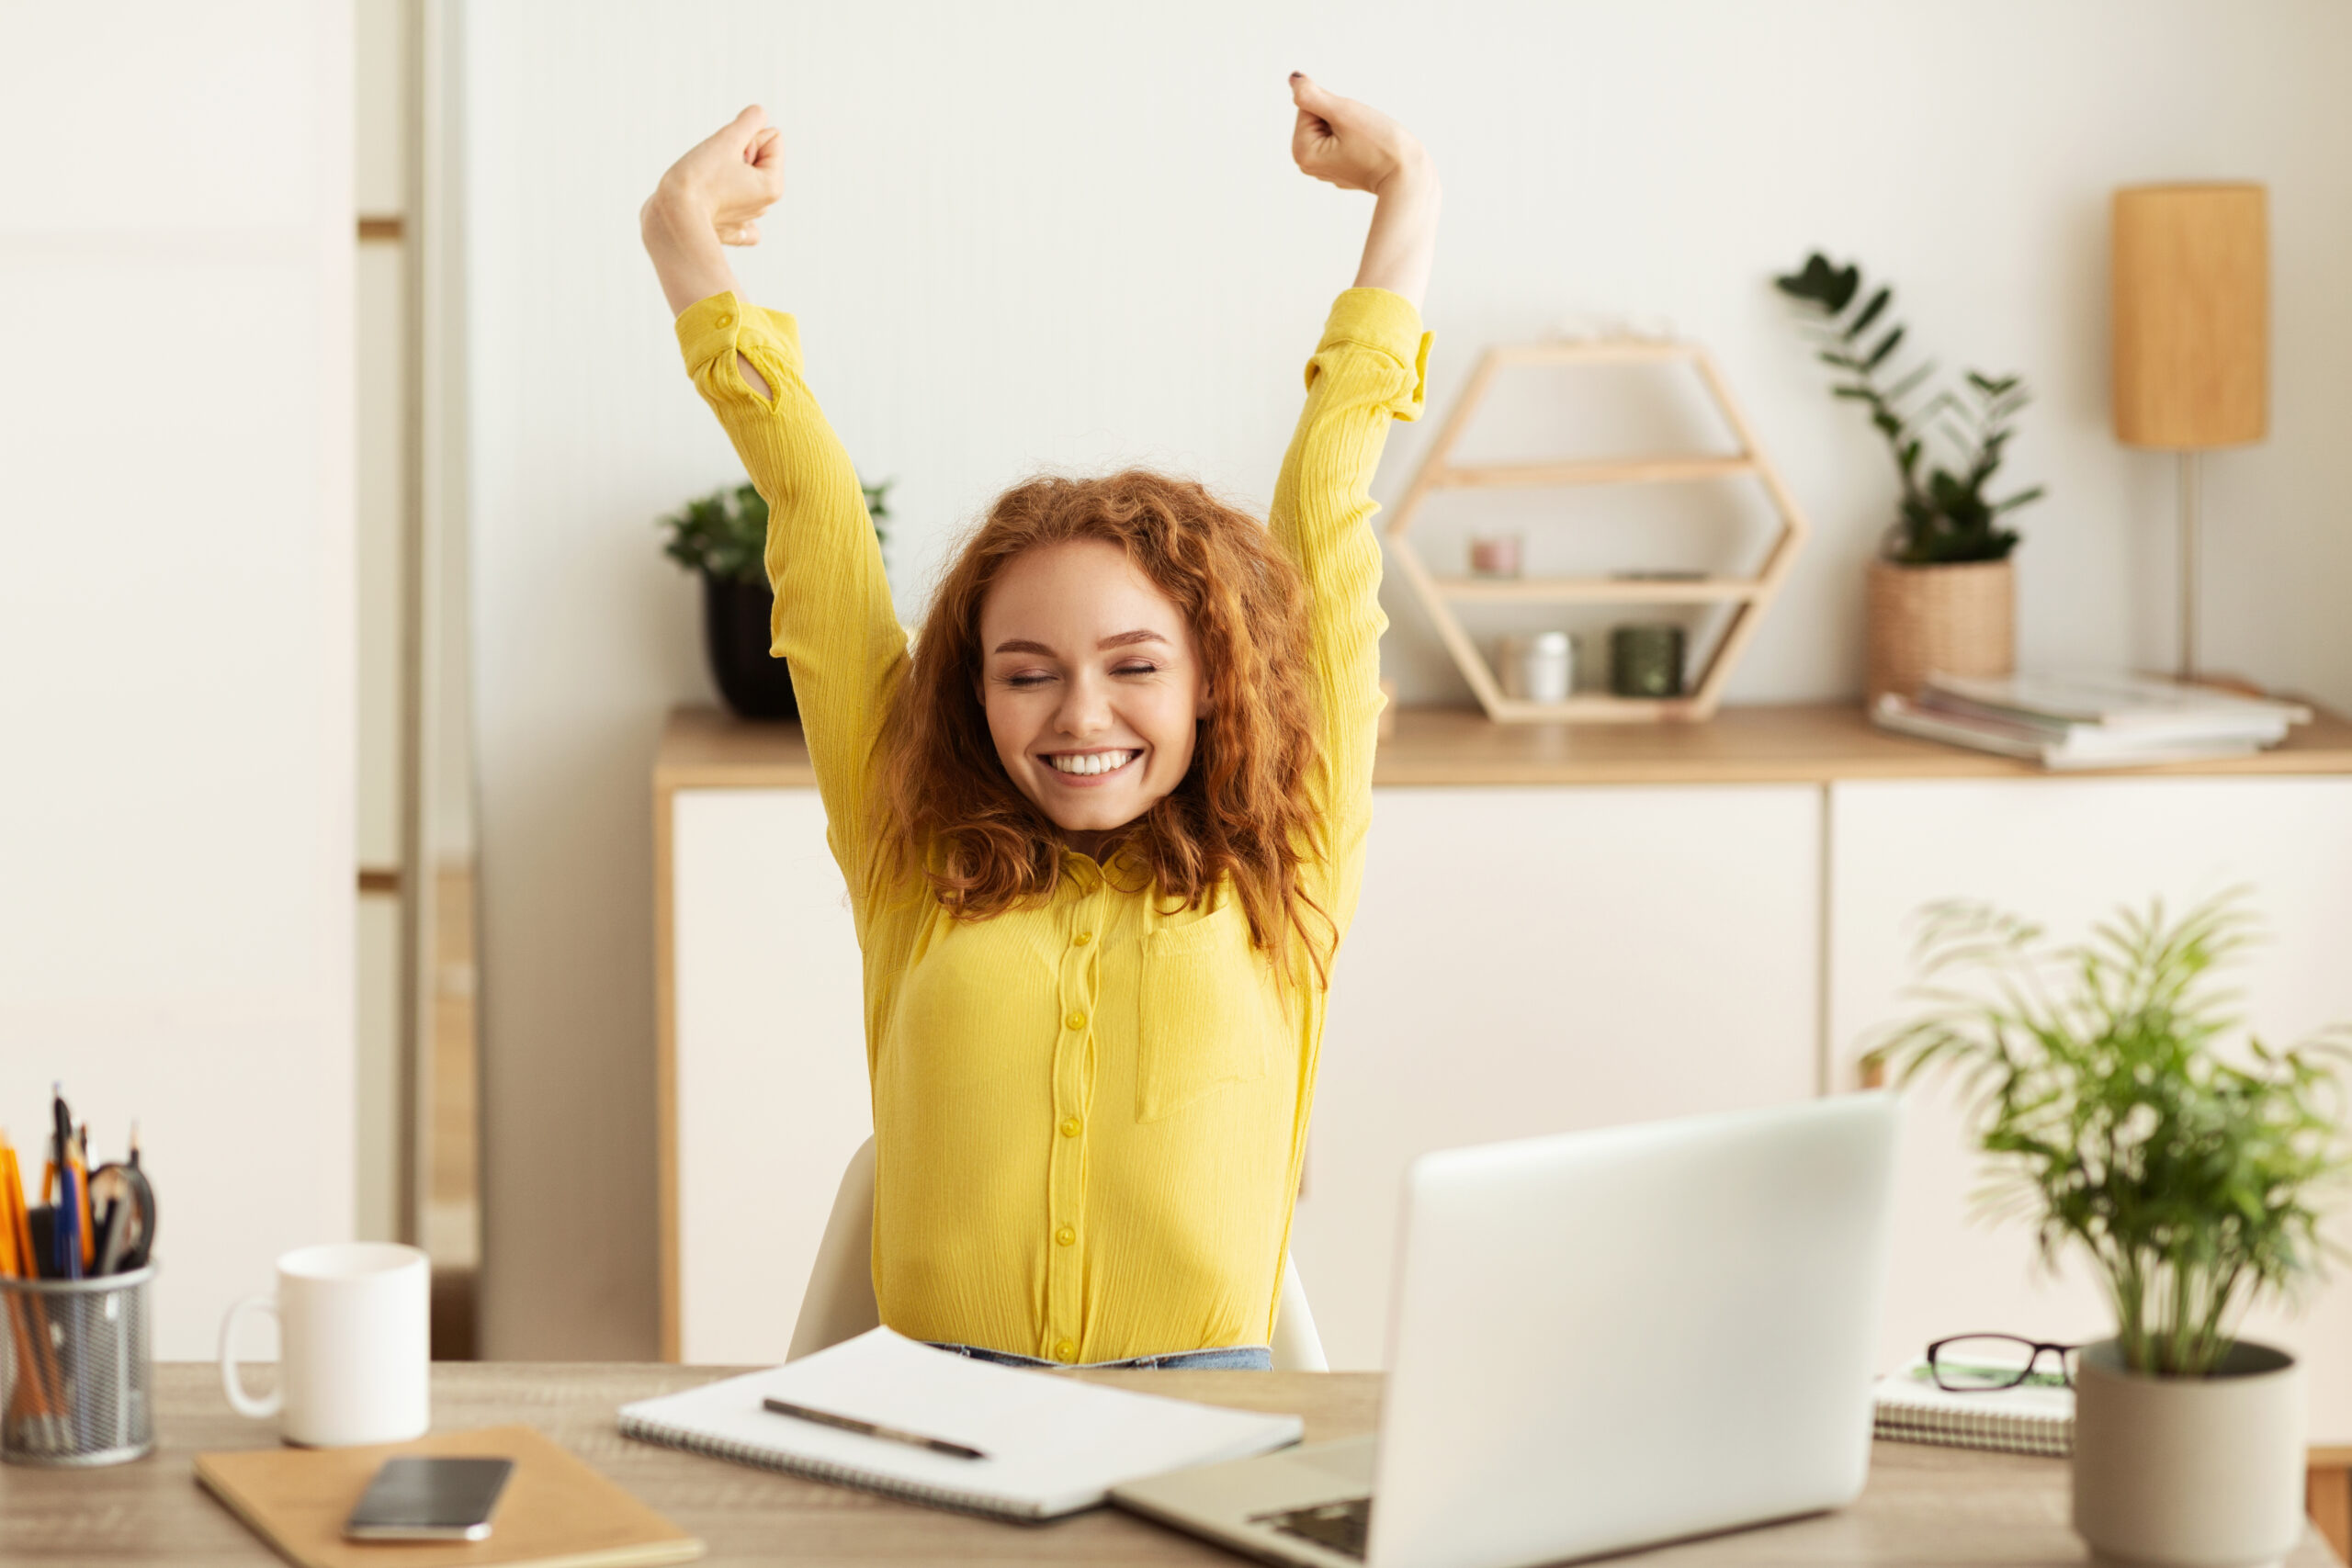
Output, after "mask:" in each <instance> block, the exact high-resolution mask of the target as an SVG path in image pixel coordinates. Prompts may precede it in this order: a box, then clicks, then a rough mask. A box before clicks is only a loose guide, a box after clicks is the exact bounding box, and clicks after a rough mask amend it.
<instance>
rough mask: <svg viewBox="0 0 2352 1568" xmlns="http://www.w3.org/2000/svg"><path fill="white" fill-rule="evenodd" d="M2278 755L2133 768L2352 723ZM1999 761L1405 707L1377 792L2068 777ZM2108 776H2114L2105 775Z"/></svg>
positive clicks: (2287, 767) (2197, 765)
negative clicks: (2254, 748)
mask: <svg viewBox="0 0 2352 1568" xmlns="http://www.w3.org/2000/svg"><path fill="white" fill-rule="evenodd" d="M2314 711H2315V714H2316V716H2315V717H2314V718H2313V719H2312V722H2311V723H2309V724H2304V725H2298V726H2297V727H2296V728H2294V730H2293V731H2292V732H2291V733H2290V736H2289V737H2288V739H2287V740H2286V742H2285V744H2283V745H2281V746H2278V748H2276V749H2275V750H2268V751H2263V752H2259V753H2257V754H2256V755H2255V756H2252V757H2242V758H2238V759H2236V760H2234V761H2218V762H2182V763H2173V764H2168V765H2166V766H2164V767H2158V768H2135V769H2131V770H2130V771H2131V773H2166V774H2187V775H2192V776H2209V777H2210V776H2222V775H2237V774H2246V773H2254V774H2287V773H2352V723H2346V721H2345V720H2344V719H2343V718H2341V717H2339V716H2336V715H2335V714H2332V713H2329V712H2327V711H2325V710H2324V709H2317V710H2314ZM2075 776H2078V775H2075V774H2071V773H2064V774H2052V773H2043V772H2042V771H2041V769H2039V768H2035V767H2031V766H2029V765H2028V764H2026V763H2023V762H2016V761H2009V760H2007V759H2006V758H2002V757H1991V756H1986V755H1985V754H1984V753H1982V752H1978V751H1968V750H1962V749H1961V748H1959V747H1957V746H1945V745H1941V744H1939V743H1938V742H1936V741H1932V740H1915V739H1911V738H1909V737H1907V736H1902V735H1893V734H1889V733H1888V732H1887V731H1885V730H1883V729H1880V728H1877V727H1875V726H1873V725H1872V724H1871V723H1870V721H1869V720H1867V719H1866V718H1864V717H1863V716H1862V710H1861V708H1860V706H1859V705H1855V704H1851V703H1818V704H1797V705H1781V706H1769V707H1727V708H1724V709H1722V710H1721V711H1719V712H1718V713H1717V714H1716V715H1715V716H1714V718H1713V720H1711V721H1710V722H1708V723H1705V724H1658V725H1647V724H1520V725H1503V724H1494V723H1490V722H1488V720H1487V717H1486V716H1484V715H1483V714H1481V713H1479V712H1478V711H1477V710H1476V709H1475V708H1409V707H1408V708H1403V709H1400V710H1398V712H1397V733H1396V735H1395V736H1394V737H1392V738H1391V739H1387V740H1384V741H1383V742H1381V746H1380V757H1379V761H1378V762H1377V763H1376V764H1375V765H1374V773H1373V783H1374V784H1378V785H1409V784H1826V783H1831V782H1835V781H1837V780H1841V779H1985V778H2071V777H2075ZM2109 776H2111V775H2109ZM816 782H817V781H816V775H815V774H814V773H812V772H810V770H809V748H808V747H807V746H806V745H805V744H804V743H803V742H802V740H801V739H800V728H799V727H798V726H797V725H794V724H759V723H752V722H749V721H746V720H743V719H739V718H734V717H731V716H728V715H726V714H723V713H721V712H719V711H718V710H717V709H715V708H707V707H681V708H677V709H675V710H673V712H672V713H671V715H670V721H669V724H668V726H667V727H666V728H664V729H663V731H662V749H661V753H660V755H659V757H658V758H657V760H656V761H655V763H654V769H653V785H654V788H655V790H656V791H668V790H673V789H761V788H769V789H773V788H789V787H795V786H800V787H806V786H808V785H811V784H815V783H816Z"/></svg>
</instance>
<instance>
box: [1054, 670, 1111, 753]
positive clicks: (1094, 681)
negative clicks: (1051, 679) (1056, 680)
mask: <svg viewBox="0 0 2352 1568" xmlns="http://www.w3.org/2000/svg"><path fill="white" fill-rule="evenodd" d="M1054 728H1055V729H1056V730H1057V732H1059V733H1060V734H1063V735H1067V736H1069V738H1070V739H1073V740H1084V739H1088V738H1090V737H1091V736H1096V735H1100V734H1102V733H1103V731H1104V730H1106V729H1108V728H1111V694H1110V693H1109V691H1107V690H1106V689H1105V688H1104V686H1103V681H1102V678H1101V677H1100V676H1099V675H1097V674H1096V673H1095V672H1094V671H1091V670H1080V671H1077V672H1076V673H1075V674H1074V675H1072V676H1071V678H1070V679H1069V680H1068V681H1066V682H1063V683H1062V701H1061V706H1060V707H1059V708H1058V709H1057V710H1056V712H1055V714H1054Z"/></svg>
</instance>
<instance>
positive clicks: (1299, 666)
mask: <svg viewBox="0 0 2352 1568" xmlns="http://www.w3.org/2000/svg"><path fill="white" fill-rule="evenodd" d="M1077 539H1099V540H1103V541H1104V542H1106V543H1109V544H1112V545H1115V546H1117V547H1119V548H1120V549H1121V550H1123V551H1125V554H1126V558H1127V559H1128V561H1129V562H1131V563H1132V564H1133V565H1134V566H1135V567H1136V570H1139V571H1141V572H1142V574H1143V575H1144V577H1145V578H1147V579H1148V581H1150V582H1151V583H1152V584H1153V585H1154V586H1155V587H1157V588H1158V589H1159V591H1160V592H1162V593H1164V594H1166V595H1167V596H1168V598H1169V600H1170V602H1171V603H1173V604H1175V605H1176V607H1177V608H1178V609H1179V610H1181V611H1182V613H1183V615H1184V617H1185V620H1186V621H1187V623H1188V624H1189V625H1190V626H1191V627H1192V630H1193V641H1194V643H1195V644H1196V645H1197V646H1198V648H1199V651H1200V657H1201V662H1202V672H1203V677H1204V681H1205V682H1206V685H1207V689H1208V690H1209V691H1210V692H1211V693H1212V694H1214V698H1215V700H1214V703H1213V705H1212V711H1211V713H1210V715H1209V716H1208V717H1206V718H1204V719H1202V720H1201V721H1200V732H1199V737H1198V740H1197V743H1196V744H1195V746H1194V749H1193V763H1192V766H1191V768H1190V769H1188V770H1187V771H1186V773H1185V774H1184V777H1183V780H1182V782H1181V783H1180V784H1178V785H1177V786H1176V788H1175V789H1174V790H1172V791H1170V793H1169V794H1168V795H1164V796H1162V797H1161V798H1160V799H1159V800H1158V801H1155V802H1154V803H1153V804H1152V806H1151V807H1149V809H1148V810H1147V811H1145V813H1144V814H1143V815H1142V816H1141V817H1139V818H1136V820H1135V821H1133V822H1131V823H1129V824H1127V825H1126V826H1125V828H1123V829H1120V830H1119V831H1118V832H1117V834H1116V835H1114V839H1113V840H1112V841H1111V842H1109V843H1106V844H1105V845H1104V846H1103V860H1104V861H1105V863H1108V862H1109V861H1110V860H1111V859H1112V856H1113V853H1114V851H1117V852H1124V853H1125V856H1126V857H1127V858H1128V860H1129V861H1130V863H1134V864H1136V866H1138V867H1140V868H1141V869H1142V870H1143V871H1145V872H1147V873H1148V875H1149V878H1150V882H1149V886H1152V887H1154V888H1155V889H1156V890H1157V892H1158V894H1159V896H1160V897H1163V898H1165V899H1167V900H1168V901H1169V905H1170V908H1200V907H1202V906H1203V905H1204V904H1205V903H1206V902H1207V900H1208V899H1209V898H1210V897H1212V895H1213V894H1214V893H1215V892H1216V889H1217V888H1218V887H1219V886H1221V885H1223V886H1230V887H1231V888H1232V891H1233V896H1234V897H1236V898H1237V899H1238V901H1239V903H1240V905H1241V908H1242V910H1243V912H1244V913H1245V914H1246V915H1247V917H1248V919H1249V921H1250V938H1251V940H1252V942H1254V943H1255V944H1256V945H1257V946H1258V947H1259V948H1260V949H1261V951H1263V952H1265V953H1268V954H1269V956H1270V957H1272V958H1274V959H1276V960H1278V961H1277V962H1276V963H1275V964H1274V968H1275V972H1276V974H1277V975H1279V976H1283V977H1284V978H1285V979H1288V978H1290V977H1291V976H1293V974H1294V968H1293V964H1292V963H1291V962H1290V960H1291V959H1292V958H1293V957H1294V955H1295V952H1297V951H1303V952H1304V953H1305V955H1306V958H1307V959H1308V961H1309V962H1310V963H1311V964H1312V965H1313V967H1314V970H1315V974H1316V976H1317V981H1318V982H1320V981H1322V980H1324V979H1325V978H1326V977H1327V976H1328V969H1327V961H1328V958H1329V950H1330V946H1331V938H1332V936H1333V934H1334V931H1333V927H1332V924H1331V921H1330V919H1329V917H1328V915H1327V914H1326V913H1325V911H1324V910H1323V909H1322V908H1320V907H1319V906H1318V905H1317V904H1316V902H1315V900H1314V899H1313V898H1312V897H1310V896H1309V895H1308V893H1307V892H1306V888H1305V886H1303V885H1302V881H1301V878H1300V873H1299V868H1300V865H1301V863H1303V862H1306V861H1308V860H1310V859H1318V858H1320V856H1321V854H1322V853H1323V852H1324V848H1325V846H1324V843H1323V827H1322V821H1321V818H1320V817H1319V816H1318V815H1317V812H1316V810H1315V807H1314V805H1313V802H1312V798H1311V796H1310V795H1309V789H1308V784H1309V779H1310V776H1311V772H1312V770H1313V768H1314V766H1315V764H1316V761H1317V747H1316V739H1315V737H1316V727H1315V716H1316V715H1315V705H1316V699H1315V693H1314V687H1313V684H1312V682H1311V680H1310V678H1309V673H1308V670H1309V644H1308V639H1307V601H1306V584H1305V582H1304V581H1303V580H1302V579H1301V578H1300V576H1299V572H1298V569H1297V567H1296V566H1295V565H1294V564H1293V563H1292V561H1291V560H1290V558H1289V557H1288V556H1286V555H1285V554H1284V553H1283V551H1282V550H1281V549H1280V548H1279V547H1277V546H1276V545H1275V544H1274V541H1273V539H1272V536H1270V535H1269V534H1268V532H1267V531H1266V528H1265V525H1263V524H1261V523H1260V522H1259V521H1258V520H1257V519H1256V518H1254V517H1251V516H1250V515H1249V514H1248V513H1243V512H1238V511H1236V510H1235V509H1233V508H1232V507H1230V506H1227V505H1226V504H1225V503H1223V502H1220V501H1218V500H1217V499H1216V497H1214V496H1212V495H1211V494H1209V492H1208V491H1206V490H1204V489H1203V488H1202V487H1201V486H1200V485H1198V484H1194V483H1192V482H1191V481H1189V480H1184V479H1170V478H1168V477H1167V476H1165V475H1162V474H1155V473H1150V472H1148V471H1146V470H1143V469H1139V468H1130V469H1127V470H1125V472H1122V473H1116V474H1112V475H1109V476H1107V477H1105V478H1102V479H1065V478H1056V477H1047V478H1043V479H1032V480H1030V481H1029V482H1027V483H1025V484H1023V485H1019V486H1016V487H1015V488H1013V489H1012V490H1010V491H1006V492H1005V493H1004V494H1003V495H1001V496H1000V497H999V498H998V499H997V502H996V504H995V505H994V506H992V507H990V508H989V514H988V516H987V517H986V518H985V519H983V520H982V522H981V523H980V525H979V527H978V529H977V530H976V531H975V532H974V533H973V535H972V536H971V537H970V538H969V539H968V540H967V541H966V543H965V545H964V548H963V551H962V553H961V554H960V555H959V556H958V557H957V558H956V564H955V566H954V567H953V568H952V569H951V570H949V571H948V573H947V576H946V578H945V580H944V581H942V582H941V584H940V585H939V592H938V593H937V595H936V596H935V597H934V598H933V600H932V604H931V610H930V612H929V614H928V615H926V616H925V617H924V620H923V625H922V632H921V634H920V635H919V636H918V637H916V639H915V646H914V653H913V658H912V663H911V667H910V669H909V670H908V671H907V673H906V678H905V679H904V680H903V681H902V682H900V683H899V687H898V690H897V691H896V692H895V693H894V694H893V696H892V699H891V703H890V708H889V712H888V716H886V717H885V720H884V723H883V729H882V737H881V741H880V745H879V750H878V754H877V758H876V773H877V775H878V780H879V784H880V788H881V799H882V803H883V807H884V810H883V820H884V822H885V823H886V824H887V826H886V827H885V828H884V829H883V830H884V833H885V835H886V837H885V840H884V845H883V848H884V856H883V863H884V864H886V865H888V866H890V867H891V868H892V869H894V870H895V871H897V872H898V873H899V874H908V873H910V872H912V871H914V870H916V869H917V868H920V870H921V871H922V875H923V877H924V878H925V879H926V880H927V881H928V882H929V884H930V886H931V890H932V893H933V896H934V897H937V898H938V900H939V901H940V903H941V904H942V905H944V907H945V908H947V909H948V910H950V911H951V912H952V913H954V914H955V915H956V917H957V918H959V919H975V920H978V919H988V918H989V917H990V916H993V915H997V914H1001V913H1002V912H1003V911H1004V910H1006V909H1009V908H1015V907H1016V906H1021V905H1029V904H1035V903H1038V902H1041V901H1043V900H1044V899H1046V897H1050V896H1051V894H1052V892H1053V890H1054V885H1055V880H1056V878H1057V876H1059V874H1060V868H1061V851H1062V847H1063V840H1062V837H1061V831H1060V829H1057V827H1055V825H1054V824H1053V822H1052V821H1051V820H1050V819H1049V818H1047V817H1046V814H1045V813H1044V812H1043V811H1042V810H1040V809H1039V808H1038V807H1037V806H1036V805H1035V803H1034V802H1032V801H1031V800H1030V799H1029V797H1028V796H1026V795H1023V794H1022V793H1021V791H1020V790H1019V789H1017V788H1016V787H1014V785H1013V783H1012V779H1011V778H1009V777H1008V776H1007V775H1006V773H1005V771H1004V765H1003V763H1002V762H1001V761H999V760H998V758H997V753H996V746H995V743H994V741H993V740H991V739H989V721H988V713H987V711H986V709H985V708H984V707H983V706H982V705H981V700H980V696H979V672H980V668H981V658H982V654H981V646H980V610H981V607H982V605H984V604H986V603H987V601H988V596H989V589H990V588H991V587H992V586H993V585H994V584H995V582H996V581H997V579H998V577H999V576H1000V575H1001V574H1002V573H1003V571H1004V570H1005V568H1006V567H1008V566H1010V565H1011V564H1012V562H1013V561H1014V560H1015V559H1017V558H1020V557H1021V556H1022V555H1023V554H1025V553H1027V552H1028V551H1030V550H1034V549H1039V548H1042V547H1046V546H1048V545H1058V544H1065V543H1068V542H1069V541H1071V540H1077ZM1294 939H1295V943H1296V946H1295V948H1294V945H1293V944H1294Z"/></svg>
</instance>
